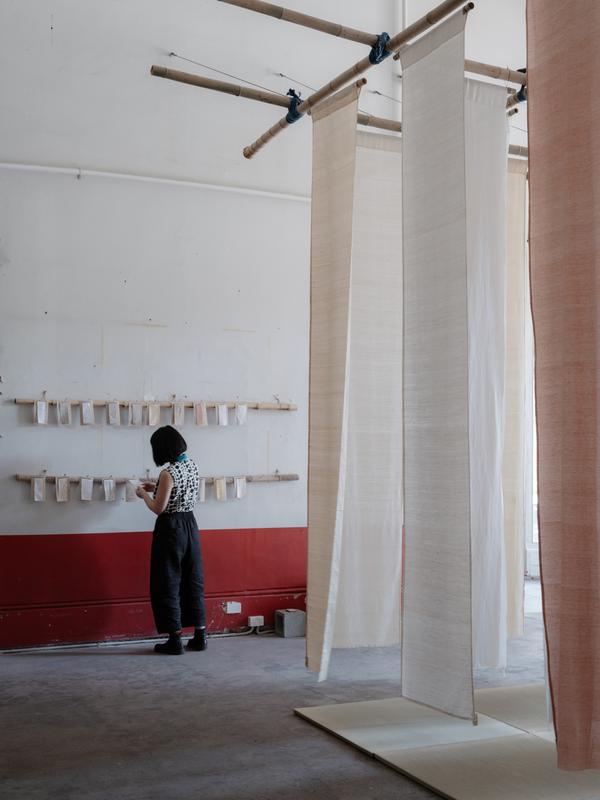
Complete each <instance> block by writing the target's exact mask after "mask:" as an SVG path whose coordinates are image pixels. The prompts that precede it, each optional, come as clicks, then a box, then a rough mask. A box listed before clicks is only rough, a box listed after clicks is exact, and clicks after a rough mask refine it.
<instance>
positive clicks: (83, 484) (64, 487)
mask: <svg viewBox="0 0 600 800" xmlns="http://www.w3.org/2000/svg"><path fill="white" fill-rule="evenodd" d="M49 482H54V484H55V496H56V502H57V503H66V502H68V501H69V499H70V498H71V495H72V492H71V483H75V484H77V485H78V492H77V494H78V496H79V499H80V500H84V501H91V500H93V499H94V484H95V483H98V484H100V485H101V496H100V498H99V499H102V500H104V501H106V502H114V501H116V500H117V496H118V495H119V499H123V500H126V501H127V502H130V501H134V500H137V499H138V498H137V495H136V488H137V486H138V485H139V482H138V481H136V480H135V479H131V480H125V481H122V480H119V481H118V480H115V479H114V478H110V477H109V478H76V479H73V478H70V477H67V476H64V477H56V478H52V479H47V478H46V477H44V476H43V475H42V476H34V477H32V478H31V495H32V498H33V500H34V501H35V502H36V503H43V502H45V500H46V499H47V496H48V493H47V485H48V483H49ZM208 484H209V485H212V487H213V497H214V499H215V500H218V501H219V502H226V501H227V500H241V499H242V498H243V497H245V496H246V490H247V479H246V477H245V476H241V477H234V478H226V477H223V478H210V479H209V480H208ZM121 485H122V486H124V487H125V491H124V492H123V493H119V492H118V487H119V486H121ZM228 485H231V486H232V489H233V491H228ZM206 487H207V479H206V478H200V482H199V486H198V502H199V503H204V502H206V499H207V491H206Z"/></svg>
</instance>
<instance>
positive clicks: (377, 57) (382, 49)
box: [369, 31, 392, 64]
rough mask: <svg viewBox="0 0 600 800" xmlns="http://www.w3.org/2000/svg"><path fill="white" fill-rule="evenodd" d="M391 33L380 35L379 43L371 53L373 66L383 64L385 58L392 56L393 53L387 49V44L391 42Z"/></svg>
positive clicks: (370, 58)
mask: <svg viewBox="0 0 600 800" xmlns="http://www.w3.org/2000/svg"><path fill="white" fill-rule="evenodd" d="M390 38H391V37H390V35H389V33H386V32H385V31H384V32H383V33H380V34H379V36H378V37H377V41H376V42H375V44H374V45H373V47H372V48H371V52H370V53H369V61H370V62H371V64H381V62H382V61H383V60H384V58H387V57H388V56H391V55H392V51H391V50H388V49H387V43H388V42H389V40H390Z"/></svg>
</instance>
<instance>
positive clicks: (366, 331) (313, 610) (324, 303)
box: [307, 87, 402, 679]
mask: <svg viewBox="0 0 600 800" xmlns="http://www.w3.org/2000/svg"><path fill="white" fill-rule="evenodd" d="M357 102H358V90H357V89H356V87H349V88H348V89H346V90H343V91H342V92H339V93H338V94H337V95H335V96H333V97H332V98H330V99H329V100H327V101H324V102H323V103H320V104H318V105H317V106H316V107H315V108H314V109H313V123H314V124H313V191H312V247H311V251H312V256H311V311H312V313H311V364H310V369H311V373H310V415H309V419H310V431H309V439H310V445H309V562H308V596H307V606H308V629H307V665H308V667H309V669H312V670H315V671H318V672H319V677H320V679H323V678H324V677H325V676H326V674H327V670H328V665H329V658H330V653H331V648H332V647H334V646H340V647H351V646H368V645H378V644H391V643H397V642H398V641H399V636H400V628H399V617H400V568H401V546H402V539H401V532H402V504H401V500H402V498H401V476H402V420H401V415H400V414H399V413H398V411H399V402H398V401H399V397H400V396H401V386H402V384H401V381H402V370H401V356H402V336H401V334H402V313H401V311H402V307H401V306H402V286H401V245H402V231H401V199H402V198H401V149H400V147H401V142H400V141H399V140H398V139H394V138H391V137H383V136H377V135H372V134H364V135H363V134H358V135H357V133H356V113H357ZM382 196H384V197H385V203H381V197H382Z"/></svg>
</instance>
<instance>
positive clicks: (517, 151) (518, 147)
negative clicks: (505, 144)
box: [508, 144, 529, 158]
mask: <svg viewBox="0 0 600 800" xmlns="http://www.w3.org/2000/svg"><path fill="white" fill-rule="evenodd" d="M508 154H509V156H521V158H529V148H528V147H525V146H524V145H522V144H511V145H510V147H509V148H508Z"/></svg>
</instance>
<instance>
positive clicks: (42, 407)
mask: <svg viewBox="0 0 600 800" xmlns="http://www.w3.org/2000/svg"><path fill="white" fill-rule="evenodd" d="M33 421H34V423H35V424H36V425H47V424H48V401H47V400H36V401H35V403H34V404H33Z"/></svg>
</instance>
